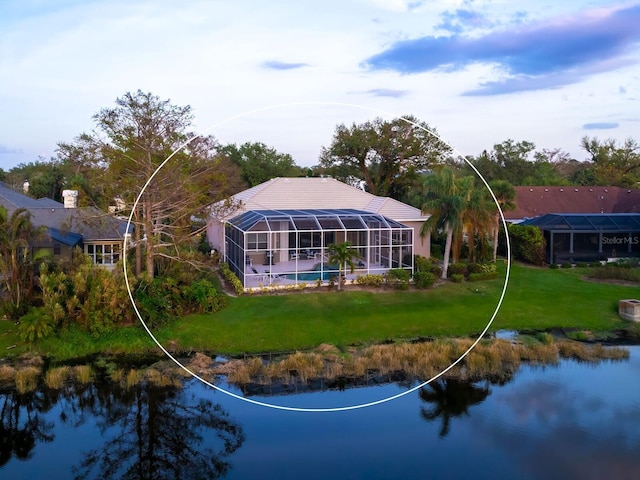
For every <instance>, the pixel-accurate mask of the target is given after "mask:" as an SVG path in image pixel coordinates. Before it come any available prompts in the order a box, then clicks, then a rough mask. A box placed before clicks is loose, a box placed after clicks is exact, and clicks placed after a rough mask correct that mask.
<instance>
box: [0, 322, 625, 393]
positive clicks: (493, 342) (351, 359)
mask: <svg viewBox="0 0 640 480" xmlns="http://www.w3.org/2000/svg"><path fill="white" fill-rule="evenodd" d="M473 343H474V340H472V339H463V338H450V339H438V340H434V341H422V342H415V343H406V342H403V343H394V344H381V345H370V346H367V347H364V348H355V347H351V348H349V349H348V350H347V351H346V352H342V351H340V350H339V349H338V348H337V347H336V346H334V345H329V344H323V345H320V346H318V347H317V348H316V349H314V350H313V351H308V352H295V353H292V354H288V355H281V356H276V357H273V358H271V357H268V356H265V355H256V356H249V357H245V358H241V359H240V358H237V359H224V358H220V357H211V356H208V355H205V354H203V353H199V352H198V353H195V354H193V355H191V356H190V357H187V358H183V359H182V358H181V359H180V360H181V363H182V364H183V365H185V366H186V367H187V368H188V369H189V370H190V372H192V373H194V374H196V375H198V376H200V377H201V378H203V379H205V380H207V381H209V382H211V383H214V384H216V383H220V381H221V380H224V381H226V382H227V383H228V384H231V385H234V386H236V387H238V388H240V389H241V390H243V391H245V392H247V391H254V392H255V391H257V392H260V391H262V390H261V389H262V388H263V387H267V389H268V390H270V389H274V388H275V389H276V391H280V392H286V391H287V389H291V390H294V391H297V390H298V388H300V387H303V386H305V385H307V386H308V385H311V384H315V385H316V387H315V388H318V387H317V385H321V386H320V388H336V387H337V388H344V387H345V385H357V384H361V383H363V382H364V383H366V382H368V381H369V380H370V379H373V378H375V379H378V381H379V379H383V380H382V381H385V379H386V381H402V382H404V383H406V382H409V383H413V382H425V381H427V380H429V379H431V378H433V377H434V376H436V375H438V374H440V372H442V371H443V370H444V369H446V368H447V367H449V366H450V365H452V363H454V362H456V365H455V366H453V367H452V368H451V369H450V370H448V371H447V372H446V373H445V374H444V375H443V377H444V378H455V379H457V380H462V381H468V382H476V381H482V380H487V379H491V380H492V381H499V382H506V381H508V380H509V379H510V378H511V377H512V376H513V374H514V373H515V372H516V371H517V370H518V369H519V368H520V366H522V365H541V366H548V365H551V366H553V365H557V364H558V363H559V361H560V360H561V359H574V360H576V361H580V362H589V363H593V364H597V363H599V362H601V361H622V360H626V359H628V358H629V351H628V350H627V349H625V348H622V347H604V346H602V345H601V344H591V345H588V344H584V343H581V342H577V341H575V340H568V339H556V338H554V337H553V336H552V335H551V334H549V333H538V334H536V335H534V336H530V335H520V336H518V337H516V338H515V339H513V340H507V339H499V338H498V339H495V338H494V339H483V340H481V341H480V342H479V343H478V344H477V345H476V346H475V347H474V348H473V349H471V350H470V351H469V352H468V353H467V354H466V355H465V356H464V357H463V358H461V357H462V356H463V355H464V354H465V352H467V351H468V350H469V349H470V348H471V346H472V345H473ZM134 360H135V362H134V363H132V361H134ZM190 377H191V375H190V374H189V373H188V372H186V371H184V370H183V369H182V368H180V367H178V366H177V365H176V364H174V363H173V362H172V361H170V360H167V359H162V358H161V357H156V358H152V357H149V356H147V357H145V358H135V359H134V358H131V357H130V358H128V359H125V361H123V358H117V357H105V356H100V357H98V358H96V359H94V360H93V361H92V362H91V363H90V364H75V365H74V364H61V365H55V364H51V363H47V362H45V361H44V360H43V359H42V358H41V357H38V356H32V357H25V358H23V359H22V364H21V365H20V366H19V367H18V366H12V365H9V364H3V365H0V391H1V390H3V389H6V388H15V389H16V391H17V392H18V393H21V394H22V393H29V392H32V391H35V390H36V389H38V388H41V387H43V386H44V387H46V388H49V389H54V390H59V389H63V388H65V387H67V386H70V385H87V384H89V383H91V382H93V381H107V382H111V383H113V384H115V385H117V386H119V387H120V388H124V389H128V388H133V387H135V386H136V385H139V384H141V383H144V382H147V383H149V384H152V385H155V386H160V387H176V388H179V387H181V386H182V385H183V382H184V381H185V380H186V379H188V378H190ZM318 382H320V383H318Z"/></svg>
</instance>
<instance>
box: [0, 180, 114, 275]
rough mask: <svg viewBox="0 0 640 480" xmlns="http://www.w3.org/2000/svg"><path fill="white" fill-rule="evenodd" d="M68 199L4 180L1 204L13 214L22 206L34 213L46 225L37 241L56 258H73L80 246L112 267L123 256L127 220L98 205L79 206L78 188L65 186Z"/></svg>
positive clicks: (34, 220)
mask: <svg viewBox="0 0 640 480" xmlns="http://www.w3.org/2000/svg"><path fill="white" fill-rule="evenodd" d="M63 197H64V203H60V202H56V201H55V200H51V199H49V198H40V199H37V200H36V199H34V198H31V197H28V196H26V195H23V194H22V193H18V192H16V191H14V190H12V189H10V188H9V187H8V186H7V185H5V184H4V183H2V182H0V205H2V206H4V207H5V208H6V209H7V212H8V214H9V215H11V214H12V213H13V212H14V211H15V210H17V209H19V208H25V209H26V210H27V211H29V213H30V214H31V223H32V224H33V225H34V226H36V227H39V226H44V227H46V235H44V236H43V237H42V238H41V239H39V240H37V242H36V244H34V245H33V249H34V253H35V252H44V253H46V254H49V255H51V256H52V257H53V258H55V259H60V260H69V259H70V258H71V254H72V251H73V249H74V248H76V247H78V248H80V249H82V251H83V252H84V253H85V254H86V255H89V256H90V257H91V258H92V260H93V263H95V264H96V265H101V266H103V267H105V268H109V269H112V268H114V267H115V264H116V263H117V261H118V260H119V259H120V254H121V251H122V242H123V239H124V232H125V229H126V222H124V221H122V220H119V219H117V218H114V217H112V216H109V215H107V214H105V213H103V212H101V211H100V210H98V209H97V208H93V207H83V208H78V207H77V206H76V199H77V192H76V191H75V190H65V191H64V192H63Z"/></svg>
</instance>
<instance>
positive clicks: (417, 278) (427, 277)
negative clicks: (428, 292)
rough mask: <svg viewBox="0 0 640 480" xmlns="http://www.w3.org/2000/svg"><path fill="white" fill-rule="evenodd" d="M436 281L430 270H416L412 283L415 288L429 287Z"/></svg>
mask: <svg viewBox="0 0 640 480" xmlns="http://www.w3.org/2000/svg"><path fill="white" fill-rule="evenodd" d="M435 281H436V277H435V275H434V274H433V273H431V272H416V273H415V274H414V275H413V284H414V285H415V286H416V287H417V288H429V287H431V286H432V285H433V284H434V283H435Z"/></svg>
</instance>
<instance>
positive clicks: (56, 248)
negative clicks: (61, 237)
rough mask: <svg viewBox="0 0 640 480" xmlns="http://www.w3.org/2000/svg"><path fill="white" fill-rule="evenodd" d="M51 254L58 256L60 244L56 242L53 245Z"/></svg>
mask: <svg viewBox="0 0 640 480" xmlns="http://www.w3.org/2000/svg"><path fill="white" fill-rule="evenodd" d="M53 254H54V255H60V244H59V243H58V242H55V243H54V244H53Z"/></svg>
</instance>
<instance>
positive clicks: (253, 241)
mask: <svg viewBox="0 0 640 480" xmlns="http://www.w3.org/2000/svg"><path fill="white" fill-rule="evenodd" d="M266 249H267V234H266V232H265V233H247V250H266Z"/></svg>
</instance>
